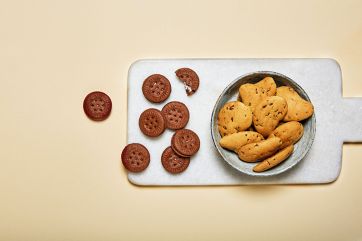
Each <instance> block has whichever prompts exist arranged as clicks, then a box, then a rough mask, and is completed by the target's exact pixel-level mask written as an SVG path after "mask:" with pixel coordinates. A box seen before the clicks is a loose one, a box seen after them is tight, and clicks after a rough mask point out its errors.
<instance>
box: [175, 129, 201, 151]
mask: <svg viewBox="0 0 362 241" xmlns="http://www.w3.org/2000/svg"><path fill="white" fill-rule="evenodd" d="M171 147H172V149H173V150H174V151H175V152H176V153H177V154H179V155H180V156H184V157H190V156H192V155H194V154H195V153H196V152H197V151H198V150H199V148H200V139H199V137H198V136H197V135H196V133H195V132H193V131H192V130H189V129H181V130H177V131H176V132H175V134H174V135H173V136H172V139H171Z"/></svg>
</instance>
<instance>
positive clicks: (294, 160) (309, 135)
mask: <svg viewBox="0 0 362 241" xmlns="http://www.w3.org/2000/svg"><path fill="white" fill-rule="evenodd" d="M267 76H270V77H273V79H274V80H275V83H276V84H277V86H290V87H292V88H293V89H294V90H295V91H296V92H297V93H298V94H299V95H300V96H301V97H302V98H303V99H305V100H308V101H310V99H309V97H308V95H307V93H306V92H305V91H304V90H303V88H302V87H300V86H299V85H298V84H297V83H296V82H294V81H293V80H292V79H290V78H289V77H287V76H285V75H282V74H279V73H276V72H271V71H260V72H253V73H249V74H246V75H243V76H241V77H239V78H237V79H236V80H234V81H233V82H232V83H231V84H229V85H228V86H227V87H226V88H225V89H224V91H223V92H222V93H221V95H220V97H219V98H218V100H217V101H216V104H215V106H214V109H213V111H212V115H211V135H212V139H213V142H214V145H215V147H216V149H217V150H218V152H219V153H220V155H221V156H222V158H223V159H224V160H225V161H226V162H227V163H229V164H230V165H231V166H232V167H233V168H235V169H236V170H238V171H240V172H242V173H245V174H248V175H251V176H274V175H277V174H280V173H283V172H285V171H287V170H289V169H291V168H292V167H294V166H295V165H297V164H298V163H299V162H300V161H301V160H302V159H303V158H304V156H305V155H306V154H307V153H308V151H309V150H310V148H311V146H312V144H313V140H314V136H315V131H316V118H315V114H313V115H312V116H311V117H310V118H309V119H307V120H304V121H302V124H303V127H304V134H303V136H302V138H301V139H300V140H299V141H298V142H297V143H296V144H295V145H294V152H293V154H292V155H291V156H290V157H289V158H288V159H287V160H285V161H284V162H282V163H281V164H279V165H278V166H276V167H274V168H272V169H269V170H267V171H265V172H260V173H257V172H254V171H253V167H254V166H255V165H256V163H247V162H243V161H241V160H240V159H239V158H238V155H237V154H236V153H235V152H232V151H229V150H226V149H224V148H222V147H221V146H220V144H219V141H220V139H221V136H220V133H219V131H218V128H217V116H218V113H219V111H220V109H221V108H222V107H223V106H224V105H225V103H227V102H230V101H235V100H237V99H238V95H239V87H240V85H242V84H246V83H256V82H258V81H260V80H262V79H263V78H265V77H267Z"/></svg>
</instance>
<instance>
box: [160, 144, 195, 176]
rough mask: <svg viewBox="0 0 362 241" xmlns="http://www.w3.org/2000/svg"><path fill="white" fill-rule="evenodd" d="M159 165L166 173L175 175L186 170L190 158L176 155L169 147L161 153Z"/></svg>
mask: <svg viewBox="0 0 362 241" xmlns="http://www.w3.org/2000/svg"><path fill="white" fill-rule="evenodd" d="M161 163H162V166H163V167H164V168H165V170H166V171H168V172H169V173H172V174H177V173H181V172H183V171H185V170H186V169H187V167H188V166H189V164H190V158H189V157H181V156H179V155H177V153H176V152H174V150H173V149H172V148H171V147H170V146H169V147H167V148H166V149H165V150H164V151H163V153H162V156H161Z"/></svg>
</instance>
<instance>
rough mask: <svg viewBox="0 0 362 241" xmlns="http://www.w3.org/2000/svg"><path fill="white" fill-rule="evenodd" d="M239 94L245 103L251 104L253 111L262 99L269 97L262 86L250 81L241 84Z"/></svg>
mask: <svg viewBox="0 0 362 241" xmlns="http://www.w3.org/2000/svg"><path fill="white" fill-rule="evenodd" d="M239 96H240V99H241V101H242V102H243V103H244V105H246V106H249V107H250V108H251V111H252V112H254V109H255V107H256V106H257V105H258V104H259V103H260V101H262V100H263V99H264V98H265V97H267V95H266V93H265V92H263V89H262V88H260V87H258V86H256V85H254V84H249V83H248V84H243V85H241V86H240V88H239Z"/></svg>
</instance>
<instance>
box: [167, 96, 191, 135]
mask: <svg viewBox="0 0 362 241" xmlns="http://www.w3.org/2000/svg"><path fill="white" fill-rule="evenodd" d="M162 114H163V116H164V117H165V120H166V127H167V128H169V129H172V130H178V129H182V128H184V127H185V126H186V125H187V122H188V121H189V116H190V114H189V110H188V109H187V107H186V105H185V104H183V103H181V102H178V101H172V102H170V103H168V104H166V105H165V106H164V107H163V108H162Z"/></svg>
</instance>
